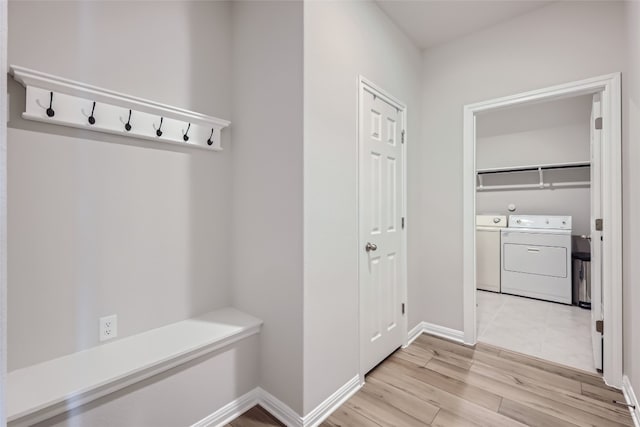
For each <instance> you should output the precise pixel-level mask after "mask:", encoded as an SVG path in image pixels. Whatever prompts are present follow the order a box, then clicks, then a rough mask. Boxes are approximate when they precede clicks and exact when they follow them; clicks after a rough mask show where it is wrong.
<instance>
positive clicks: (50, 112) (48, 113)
mask: <svg viewBox="0 0 640 427" xmlns="http://www.w3.org/2000/svg"><path fill="white" fill-rule="evenodd" d="M55 114H56V112H55V111H53V92H51V97H50V98H49V108H47V116H48V117H53V116H55Z"/></svg>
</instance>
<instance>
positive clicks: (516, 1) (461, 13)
mask: <svg viewBox="0 0 640 427" xmlns="http://www.w3.org/2000/svg"><path fill="white" fill-rule="evenodd" d="M376 2H377V3H378V5H379V6H380V8H381V9H382V10H383V11H384V12H385V13H386V14H387V15H388V16H389V18H391V20H392V21H394V22H395V23H396V24H397V25H398V26H399V27H400V28H401V29H402V30H403V31H404V32H405V33H406V34H407V36H408V37H409V38H410V39H411V40H413V42H414V43H415V44H416V46H418V47H419V48H420V49H428V48H430V47H433V46H436V45H438V44H441V43H445V42H447V41H450V40H454V39H457V38H460V37H463V36H466V35H468V34H471V33H473V32H476V31H479V30H482V29H484V28H487V27H490V26H492V25H495V24H498V23H500V22H504V21H508V20H509V19H512V18H514V17H516V16H518V15H522V14H525V13H527V12H531V11H532V10H535V9H538V8H540V7H543V6H546V5H548V4H549V3H552V1H548V0H509V1H507V0H498V1H496V0H376Z"/></svg>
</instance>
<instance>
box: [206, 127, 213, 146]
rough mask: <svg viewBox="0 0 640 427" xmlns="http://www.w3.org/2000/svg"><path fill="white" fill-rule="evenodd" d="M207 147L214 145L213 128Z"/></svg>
mask: <svg viewBox="0 0 640 427" xmlns="http://www.w3.org/2000/svg"><path fill="white" fill-rule="evenodd" d="M207 145H213V128H211V135H209V139H207Z"/></svg>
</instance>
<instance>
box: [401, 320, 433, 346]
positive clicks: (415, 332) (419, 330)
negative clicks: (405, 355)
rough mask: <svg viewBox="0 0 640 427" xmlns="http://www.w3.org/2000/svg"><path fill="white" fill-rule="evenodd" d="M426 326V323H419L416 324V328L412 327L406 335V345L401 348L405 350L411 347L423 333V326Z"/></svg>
mask: <svg viewBox="0 0 640 427" xmlns="http://www.w3.org/2000/svg"><path fill="white" fill-rule="evenodd" d="M426 324H427V322H420V323H418V324H417V325H416V326H414V328H413V329H411V330H410V331H409V333H408V334H407V335H408V337H407V345H405V346H403V347H402V348H407V347H409V346H410V345H411V343H412V342H414V341H415V340H416V338H418V337H419V336H420V335H422V334H423V333H424V331H425V325H426Z"/></svg>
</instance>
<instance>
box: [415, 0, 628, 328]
mask: <svg viewBox="0 0 640 427" xmlns="http://www.w3.org/2000/svg"><path fill="white" fill-rule="evenodd" d="M622 22H623V5H622V4H621V3H617V2H558V3H553V4H551V5H549V6H546V7H544V8H541V9H538V10H535V11H533V12H531V13H529V14H526V15H523V16H520V17H518V18H516V19H514V20H511V21H508V22H505V23H503V24H500V25H496V26H494V27H491V28H489V29H486V30H484V31H481V32H477V33H475V34H472V35H470V36H468V37H465V38H462V39H459V40H456V41H453V42H451V43H448V44H445V45H441V46H439V47H435V48H433V49H430V50H427V51H426V52H425V53H424V57H423V59H424V60H423V67H424V68H423V75H422V78H423V91H422V99H423V111H422V116H421V118H422V120H421V122H422V125H423V127H422V135H423V140H422V141H423V149H422V151H421V152H420V153H419V155H420V156H421V157H420V159H419V160H418V161H417V164H418V165H420V167H421V168H422V174H421V176H420V177H419V181H416V180H415V178H416V177H415V176H412V175H410V182H409V191H410V197H411V198H413V199H414V200H418V201H419V204H418V205H417V206H411V205H410V208H412V210H410V211H409V214H410V218H417V219H418V221H419V224H415V223H414V226H413V232H414V233H416V237H415V239H414V241H420V242H431V244H423V245H421V246H420V247H414V248H413V249H414V251H415V252H416V254H417V255H416V256H415V257H410V258H409V260H410V262H411V263H410V264H409V271H410V272H411V271H413V272H414V273H413V274H410V275H409V279H410V287H411V289H420V291H419V292H420V295H421V298H419V300H418V301H412V306H413V307H414V308H413V309H414V310H415V309H417V310H418V311H419V314H420V315H419V317H420V318H421V319H423V320H426V321H428V322H431V323H435V324H437V325H441V326H445V327H449V328H453V329H457V330H462V328H463V305H462V227H461V220H462V160H461V159H462V108H463V105H465V104H468V103H473V102H478V101H482V100H487V99H492V98H497V97H500V96H506V95H510V94H514V93H518V92H523V91H527V90H533V89H538V88H542V87H546V86H551V85H555V84H559V83H563V82H568V81H574V80H580V79H584V78H588V77H592V76H597V75H601V74H606V73H610V72H615V71H621V70H623V68H624V51H623V43H624V34H623V32H624V27H623V25H622ZM412 178H413V179H414V180H411V179H412ZM414 221H415V220H414ZM410 250H411V247H410ZM417 293H418V291H416V292H415V293H414V294H417Z"/></svg>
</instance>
